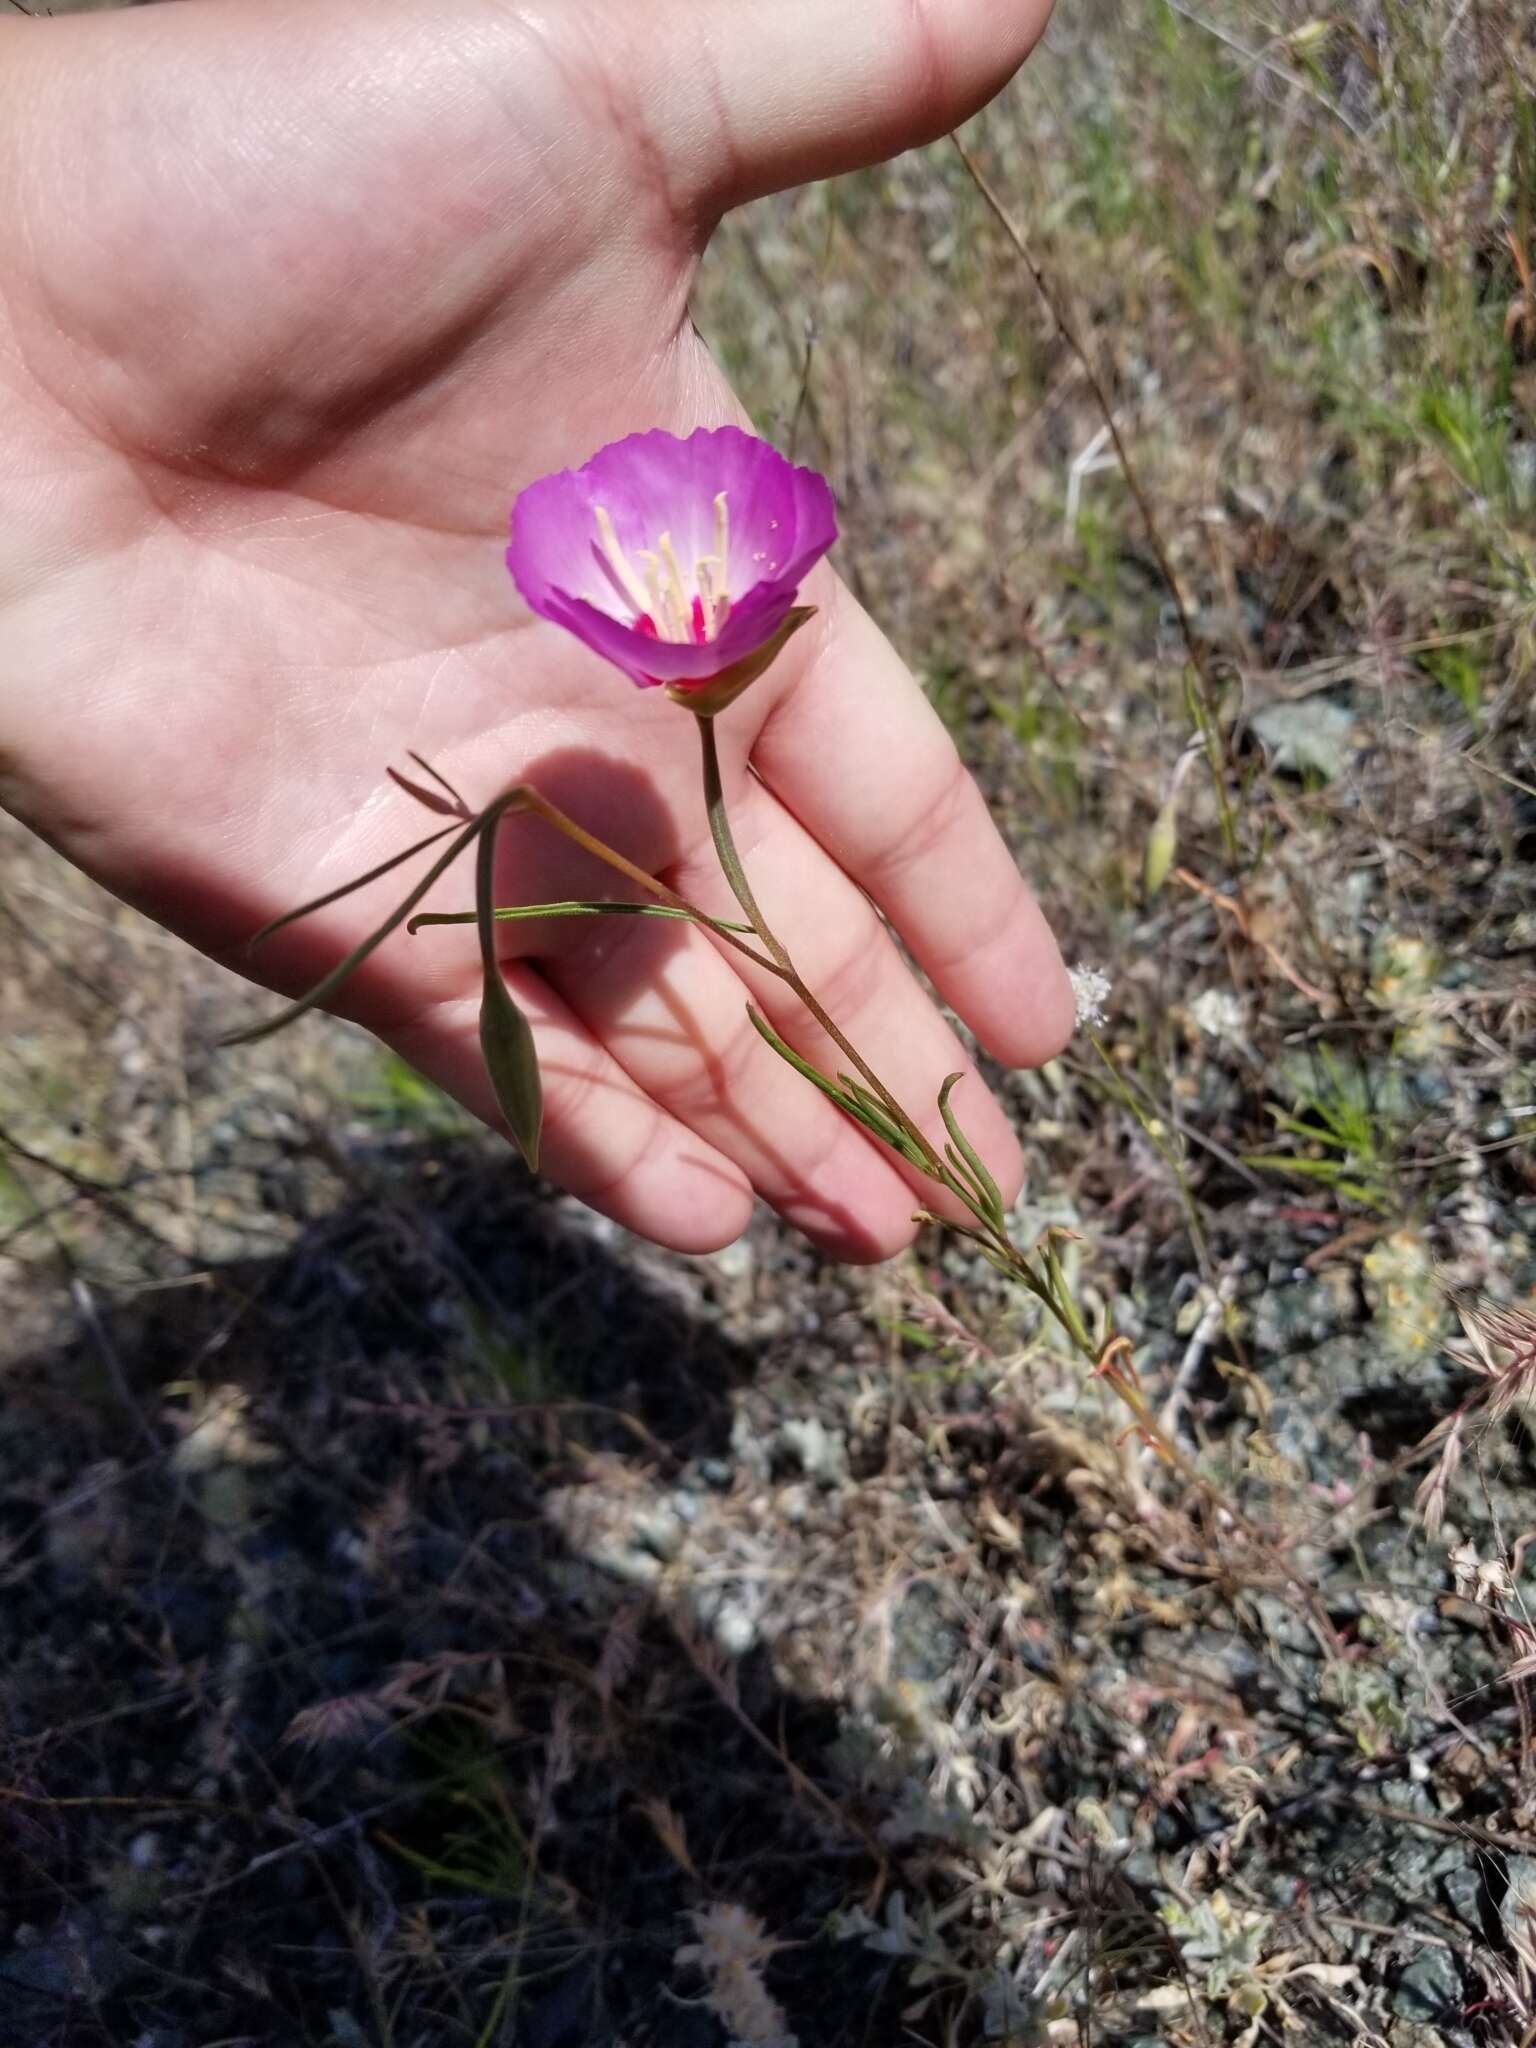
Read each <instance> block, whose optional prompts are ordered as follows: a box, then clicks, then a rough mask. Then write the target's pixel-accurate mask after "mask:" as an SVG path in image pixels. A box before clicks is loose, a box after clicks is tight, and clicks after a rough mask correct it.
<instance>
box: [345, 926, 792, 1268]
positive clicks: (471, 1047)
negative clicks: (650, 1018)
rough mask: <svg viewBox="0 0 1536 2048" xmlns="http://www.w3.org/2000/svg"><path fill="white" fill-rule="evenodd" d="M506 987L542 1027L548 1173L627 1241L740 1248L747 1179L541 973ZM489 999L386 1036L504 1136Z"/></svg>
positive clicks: (422, 1015)
mask: <svg viewBox="0 0 1536 2048" xmlns="http://www.w3.org/2000/svg"><path fill="white" fill-rule="evenodd" d="M505 972H506V978H507V986H508V988H509V989H510V990H511V993H512V996H513V999H514V1001H516V1002H517V1004H518V1005H519V1006H520V1008H521V1009H522V1011H523V1013H524V1015H525V1016H526V1017H527V1018H528V1020H529V1022H530V1023H531V1025H532V1026H533V1035H534V1042H535V1045H536V1046H537V1048H538V1055H539V1072H540V1074H541V1076H542V1079H543V1084H544V1140H543V1147H542V1156H541V1158H540V1161H539V1168H540V1171H541V1172H542V1173H544V1174H546V1175H547V1176H548V1177H549V1179H551V1180H554V1181H558V1182H559V1183H560V1184H561V1185H562V1186H563V1187H566V1188H568V1189H569V1190H570V1192H571V1193H572V1194H573V1195H576V1196H577V1197H578V1198H579V1199H580V1200H581V1201H583V1202H586V1203H588V1204H589V1205H590V1206H591V1207H592V1208H594V1209H599V1210H601V1211H602V1213H603V1214H604V1215H605V1216H611V1217H612V1218H613V1220H614V1222H615V1223H621V1224H623V1225H624V1227H625V1228H626V1229H628V1230H635V1231H639V1232H640V1233H641V1234H642V1235H644V1236H646V1237H649V1238H654V1239H655V1241H656V1242H657V1243H658V1244H662V1245H665V1246H666V1247H667V1248H668V1249H669V1250H671V1251H678V1252H711V1251H718V1250H720V1248H721V1247H722V1246H723V1245H727V1244H730V1243H732V1242H733V1241H734V1240H735V1239H736V1238H738V1237H739V1236H740V1235H741V1233H742V1231H743V1230H745V1229H746V1227H747V1223H748V1221H749V1219H750V1217H751V1214H752V1190H751V1187H750V1185H749V1183H748V1181H747V1178H746V1175H745V1174H744V1173H743V1172H742V1171H741V1169H740V1168H739V1167H738V1166H736V1165H734V1164H733V1163H732V1162H731V1161H730V1160H729V1159H727V1158H726V1157H725V1156H724V1155H723V1154H722V1153H721V1152H719V1151H718V1150H717V1149H716V1148H715V1147H714V1146H712V1145H710V1144H709V1143H708V1142H707V1141H706V1140H705V1139H703V1138H701V1137H699V1136H698V1134H697V1133H696V1132H694V1131H690V1130H688V1129H687V1128H686V1127H685V1126H684V1125H683V1124H681V1123H680V1122H679V1121H678V1120H677V1119H676V1118H675V1117H673V1116H671V1115H669V1114H668V1112H667V1111H666V1110H665V1109H663V1108H662V1107H661V1106H660V1105H659V1104H657V1103H656V1102H654V1101H651V1100H649V1099H648V1098H647V1097H646V1096H645V1095H644V1094H643V1093H642V1092H641V1090H640V1089H639V1088H637V1087H636V1085H635V1083H634V1082H633V1081H632V1080H631V1079H630V1077H629V1075H628V1074H626V1073H625V1072H624V1070H623V1068H622V1067H621V1066H620V1065H619V1064H618V1062H617V1061H616V1060H615V1059H614V1058H613V1057H612V1056H611V1054H609V1053H607V1052H605V1051H604V1049H603V1047H602V1046H601V1045H600V1044H598V1042H597V1040H596V1039H595V1038H594V1037H593V1036H592V1034H591V1033H590V1032H589V1031H588V1030H587V1029H586V1028H585V1026H584V1025H583V1024H582V1023H581V1022H580V1020H579V1019H578V1018H577V1017H576V1016H575V1015H574V1014H573V1013H572V1012H571V1010H570V1009H569V1008H568V1007H567V1005H566V1004H565V1003H564V1002H563V1001H562V1000H561V999H560V997H559V995H558V994H557V993H556V992H555V991H554V990H553V989H552V988H551V987H550V986H549V984H548V983H547V982H546V981H544V979H543V978H542V976H541V975H539V974H538V973H536V972H535V971H534V970H533V969H532V968H530V967H525V966H522V965H512V966H508V967H507V968H506V970H505ZM479 1020H480V996H479V990H478V988H477V989H475V991H474V992H473V993H466V994H464V995H454V996H449V997H446V998H444V999H442V1000H440V1001H437V1002H434V1003H433V1004H431V1006H430V1007H429V1008H426V1009H418V1010H417V1011H416V1012H415V1013H414V1015H413V1016H412V1017H411V1018H410V1019H409V1020H408V1021H407V1022H405V1023H402V1024H397V1025H394V1026H391V1027H390V1028H389V1029H388V1030H387V1031H384V1032H381V1033H380V1035H381V1036H382V1037H383V1038H384V1039H385V1042H386V1043H387V1044H388V1045H390V1046H392V1047H393V1049H394V1050H395V1051H396V1052H397V1053H399V1055H400V1057H401V1058H402V1059H404V1060H408V1061H409V1062H410V1064H411V1065H412V1066H413V1067H416V1068H417V1069H419V1071H420V1072H422V1073H423V1074H425V1075H426V1076H427V1077H428V1079H429V1080H432V1081H435V1082H436V1083H437V1085H438V1086H439V1087H440V1088H444V1089H446V1090H447V1092H448V1093H449V1094H450V1095H452V1096H453V1097H454V1098H455V1099H456V1100H457V1101H459V1102H462V1103H463V1104H464V1106H465V1108H466V1109H468V1110H470V1111H471V1112H472V1113H473V1114H474V1115H476V1116H478V1117H480V1118H481V1119H482V1120H483V1121H484V1122H486V1123H488V1124H491V1125H493V1126H495V1127H497V1128H500V1129H505V1124H504V1122H503V1119H502V1117H501V1115H500V1113H499V1111H498V1110H497V1107H496V1099H495V1096H494V1094H493V1092H492V1089H491V1083H490V1078H489V1076H488V1075H487V1073H486V1071H485V1061H484V1059H483V1057H482V1055H481V1051H480V1028H479Z"/></svg>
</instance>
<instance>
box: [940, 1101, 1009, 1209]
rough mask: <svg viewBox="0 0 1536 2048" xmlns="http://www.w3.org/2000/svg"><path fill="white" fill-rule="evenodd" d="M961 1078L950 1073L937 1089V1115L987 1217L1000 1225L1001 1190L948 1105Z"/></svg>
mask: <svg viewBox="0 0 1536 2048" xmlns="http://www.w3.org/2000/svg"><path fill="white" fill-rule="evenodd" d="M961 1078H962V1077H961V1076H960V1075H959V1074H951V1075H950V1076H949V1078H948V1080H947V1081H946V1082H945V1083H944V1086H943V1087H942V1088H941V1089H940V1090H939V1115H940V1116H941V1117H943V1119H944V1128H945V1130H946V1131H948V1133H949V1135H950V1136H951V1137H952V1138H953V1139H954V1141H955V1145H956V1148H957V1150H958V1151H959V1153H960V1156H961V1158H962V1159H964V1161H965V1163H966V1165H967V1166H968V1167H969V1168H970V1170H971V1173H972V1174H973V1175H974V1177H975V1180H976V1184H977V1186H978V1187H979V1188H980V1190H981V1195H982V1205H983V1207H984V1208H985V1209H986V1211H987V1214H988V1217H989V1218H990V1220H991V1221H992V1222H994V1223H996V1224H997V1225H999V1227H1001V1226H1002V1225H1003V1223H1004V1221H1005V1219H1006V1213H1007V1212H1006V1211H1005V1209H1004V1208H1003V1196H1002V1190H1001V1189H1000V1188H999V1187H998V1185H997V1182H996V1181H995V1180H994V1179H993V1178H992V1176H991V1174H990V1173H988V1171H987V1169H986V1167H985V1166H984V1165H983V1163H982V1158H981V1154H980V1153H979V1152H978V1151H977V1150H976V1148H975V1146H974V1145H973V1144H972V1143H971V1141H970V1140H969V1138H967V1137H966V1135H965V1133H964V1131H962V1130H961V1128H960V1125H959V1123H958V1121H957V1120H956V1117H955V1113H954V1111H953V1110H952V1109H951V1108H950V1106H949V1098H950V1095H951V1094H952V1092H953V1090H954V1087H955V1083H956V1082H957V1081H959V1080H960V1079H961Z"/></svg>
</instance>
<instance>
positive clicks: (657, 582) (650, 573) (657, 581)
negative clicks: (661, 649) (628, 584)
mask: <svg viewBox="0 0 1536 2048" xmlns="http://www.w3.org/2000/svg"><path fill="white" fill-rule="evenodd" d="M640 559H641V561H642V562H644V564H645V588H646V592H647V594H648V596H649V600H650V603H649V607H648V608H649V611H650V614H651V617H652V618H653V619H654V620H655V621H656V631H657V632H658V633H659V634H660V636H661V638H662V639H663V640H666V639H668V638H669V637H670V636H669V634H668V633H667V607H666V605H665V603H664V602H663V601H662V595H661V564H660V562H659V561H658V560H657V559H656V556H655V555H654V553H653V552H652V551H651V549H650V548H642V549H641V550H640Z"/></svg>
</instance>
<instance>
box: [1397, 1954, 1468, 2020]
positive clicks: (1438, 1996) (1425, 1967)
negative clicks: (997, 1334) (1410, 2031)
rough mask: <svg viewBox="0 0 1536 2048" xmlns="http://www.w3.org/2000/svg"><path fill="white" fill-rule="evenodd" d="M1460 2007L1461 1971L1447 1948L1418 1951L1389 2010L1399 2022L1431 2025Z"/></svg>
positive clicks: (1405, 1972) (1398, 1984) (1401, 1981)
mask: <svg viewBox="0 0 1536 2048" xmlns="http://www.w3.org/2000/svg"><path fill="white" fill-rule="evenodd" d="M1461 2003H1462V1988H1461V1971H1460V1969H1459V1968H1458V1967H1457V1964H1456V1958H1455V1956H1454V1955H1452V1953H1451V1951H1450V1950H1449V1949H1448V1948H1440V1947H1438V1946H1436V1947H1433V1948H1422V1949H1420V1951H1419V1953H1418V1954H1417V1955H1416V1956H1415V1957H1414V1959H1413V1961H1412V1962H1411V1963H1410V1964H1409V1965H1408V1967H1407V1969H1405V1970H1404V1971H1403V1973H1402V1975H1401V1976H1400V1977H1399V1978H1398V1980H1397V1984H1396V1986H1395V1987H1394V1989H1393V1992H1392V2010H1393V2011H1394V2012H1395V2013H1396V2014H1397V2016H1398V2018H1399V2019H1405V2020H1420V2021H1426V2022H1428V2023H1430V2024H1431V2025H1432V2024H1433V2023H1434V2022H1435V2021H1437V2020H1439V2019H1441V2018H1443V2016H1444V2015H1445V2014H1446V2013H1448V2012H1451V2011H1454V2010H1456V2009H1457V2008H1459V2007H1460V2005H1461Z"/></svg>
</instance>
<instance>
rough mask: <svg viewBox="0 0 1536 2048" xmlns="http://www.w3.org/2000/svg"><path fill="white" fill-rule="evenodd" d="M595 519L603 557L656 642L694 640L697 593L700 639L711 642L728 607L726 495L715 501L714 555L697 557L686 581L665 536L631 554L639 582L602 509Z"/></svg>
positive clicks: (728, 552)
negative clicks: (635, 559) (636, 562)
mask: <svg viewBox="0 0 1536 2048" xmlns="http://www.w3.org/2000/svg"><path fill="white" fill-rule="evenodd" d="M594 516H595V517H596V520H597V533H598V539H599V541H600V542H601V544H602V551H603V555H604V558H605V559H606V561H607V563H608V566H609V568H610V569H612V571H613V574H614V577H615V579H616V581H617V583H618V585H619V588H620V589H621V590H622V591H623V593H624V595H625V597H627V598H628V600H629V602H630V603H631V604H632V605H633V606H634V608H635V611H636V614H637V615H638V616H639V617H642V618H646V619H649V620H650V622H651V624H652V625H653V626H654V627H655V628H656V632H657V634H658V636H659V637H660V638H661V639H663V640H673V641H680V642H684V643H686V642H688V641H691V640H692V639H693V638H694V603H695V594H696V596H697V602H698V607H699V612H700V614H701V616H702V619H703V626H704V637H705V639H706V640H712V639H714V637H715V636H716V634H717V633H719V631H720V629H721V628H722V627H723V626H724V624H725V619H726V614H727V613H728V612H729V610H730V604H731V600H730V593H729V591H728V589H727V587H726V584H727V578H728V575H729V563H730V545H731V518H730V510H729V507H728V506H727V504H726V494H725V492H724V491H720V492H718V493H717V494H716V497H715V552H714V554H712V555H700V557H699V558H698V560H697V561H696V562H695V563H694V565H693V575H692V577H691V578H688V577H685V576H684V574H683V566H682V563H681V562H679V560H678V558H677V551H676V549H675V548H674V547H673V545H672V536H671V534H670V533H664V534H663V535H662V536H661V538H660V540H659V541H658V542H657V543H656V547H655V549H654V550H652V549H650V548H638V549H636V551H635V552H636V555H637V557H638V559H639V562H640V564H641V567H642V568H643V570H644V572H645V573H644V577H643V579H642V577H641V575H640V574H639V572H638V571H637V570H636V569H635V566H634V564H633V563H632V562H631V561H630V559H629V557H628V555H626V554H625V552H624V550H623V548H622V546H621V545H620V543H619V536H618V534H617V532H616V531H615V529H614V524H613V521H612V519H611V518H610V517H609V515H608V512H607V509H606V508H605V507H604V506H602V505H599V506H597V507H596V508H595V515H594ZM690 586H691V587H690Z"/></svg>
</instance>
